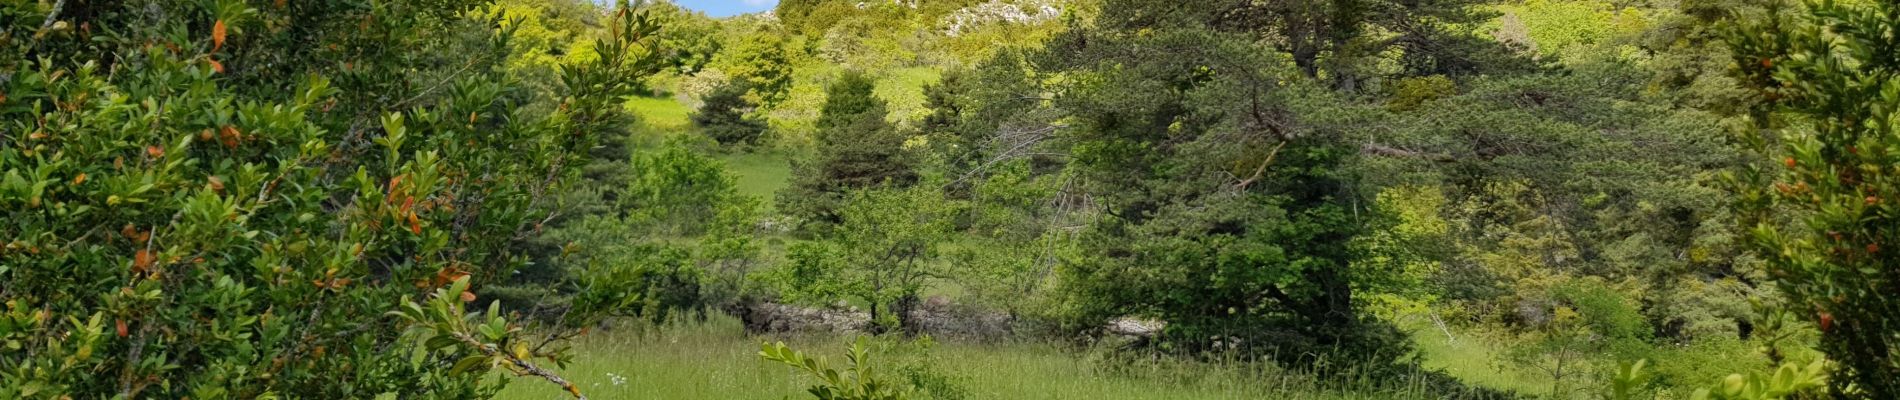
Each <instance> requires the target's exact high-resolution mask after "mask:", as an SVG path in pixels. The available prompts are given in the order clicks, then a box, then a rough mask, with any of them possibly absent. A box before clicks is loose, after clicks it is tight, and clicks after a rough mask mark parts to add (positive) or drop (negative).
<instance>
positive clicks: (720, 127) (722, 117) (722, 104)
mask: <svg viewBox="0 0 1900 400" xmlns="http://www.w3.org/2000/svg"><path fill="white" fill-rule="evenodd" d="M751 90H752V85H750V84H747V83H745V82H743V81H739V80H733V81H730V82H726V84H724V85H720V86H719V88H718V89H714V90H713V92H712V93H711V94H708V95H706V98H705V99H702V100H703V104H701V105H700V106H699V111H698V112H696V113H693V115H692V120H693V125H696V126H698V127H699V129H700V131H701V132H705V133H706V136H707V137H710V138H712V139H713V140H714V141H717V142H719V144H722V145H728V146H731V145H755V144H758V143H759V139H760V138H762V137H764V136H765V128H766V126H765V121H760V120H759V119H758V118H757V117H754V116H751V115H748V114H750V113H751V112H752V110H753V109H754V108H755V106H754V105H752V104H751V103H750V102H748V101H746V98H745V96H746V92H748V91H751Z"/></svg>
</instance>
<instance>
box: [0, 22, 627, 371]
mask: <svg viewBox="0 0 1900 400" xmlns="http://www.w3.org/2000/svg"><path fill="white" fill-rule="evenodd" d="M51 5H54V3H41V2H6V3H0V16H5V18H4V19H0V24H4V25H3V26H0V32H4V33H0V54H4V56H0V98H4V99H0V221H5V222H6V223H5V224H0V242H5V243H4V244H0V248H4V250H0V298H3V299H4V300H5V304H6V306H5V307H6V310H5V313H6V314H5V315H6V316H5V318H4V322H0V342H4V343H6V344H7V346H5V348H4V349H0V397H5V398H27V399H60V398H114V397H117V398H201V399H211V398H275V397H278V396H297V397H310V398H371V397H405V398H483V397H487V396H489V395H491V394H492V393H493V392H494V391H495V390H497V389H498V388H499V384H500V382H498V381H497V380H495V379H490V378H489V374H488V371H491V370H501V371H508V372H514V373H521V374H526V375H530V376H533V378H532V379H536V380H541V379H546V380H549V381H552V382H555V383H557V384H559V383H562V382H563V380H562V379H561V378H560V377H559V376H556V375H553V374H551V373H547V370H545V369H541V368H540V367H538V366H537V365H536V363H537V362H538V361H537V360H555V361H556V363H557V364H558V363H559V362H560V361H559V360H564V359H565V357H566V355H565V354H563V353H562V352H561V351H560V349H559V346H558V342H559V341H560V340H559V339H561V338H563V337H565V336H563V335H554V336H544V335H541V334H536V335H529V334H527V333H526V329H528V328H529V327H531V326H532V327H533V329H545V330H547V331H548V332H555V333H563V334H564V333H566V332H571V331H572V330H573V329H575V328H578V327H581V326H587V325H590V324H592V323H596V322H598V321H599V320H600V319H601V318H604V317H605V316H607V315H611V314H614V313H617V312H618V308H619V307H618V306H619V305H622V304H625V300H626V299H628V298H629V295H628V294H625V291H624V290H621V289H620V288H612V287H609V286H612V285H613V284H617V283H621V282H620V281H617V280H614V279H613V278H612V277H602V276H584V277H582V278H581V281H584V282H596V283H600V285H596V286H592V287H587V288H581V289H580V290H579V291H578V293H583V294H587V295H584V296H581V297H584V298H586V299H588V300H587V301H575V302H570V303H568V304H565V305H564V306H566V307H569V308H568V309H569V310H570V312H569V314H568V316H567V317H566V318H564V319H562V320H560V321H559V323H558V324H534V325H524V324H527V323H531V322H524V321H521V320H513V319H512V318H511V317H509V316H504V315H502V313H501V312H498V311H495V310H494V308H492V307H491V309H490V310H491V311H490V312H489V313H487V314H483V315H480V316H479V317H465V316H464V314H463V312H464V311H466V310H464V309H463V308H462V305H461V304H462V303H464V302H469V301H472V300H473V299H474V298H475V297H476V296H475V294H474V293H472V292H470V291H469V290H470V288H480V287H484V286H487V285H491V284H498V283H500V282H501V281H502V279H503V278H502V277H505V276H508V275H510V274H511V272H512V271H517V270H518V268H519V267H521V266H522V262H523V260H524V259H526V258H527V254H526V253H529V252H530V251H529V249H525V248H524V247H526V246H525V245H524V244H523V241H524V240H525V239H527V238H530V237H533V236H535V234H536V233H537V232H536V230H535V228H536V226H537V223H538V222H540V221H544V220H545V219H546V218H549V217H550V216H551V215H555V214H558V213H559V212H560V211H561V210H560V208H559V204H556V200H555V199H556V198H558V197H561V196H563V195H565V194H566V193H567V192H568V191H569V190H570V186H568V185H570V184H572V183H573V182H575V181H577V180H579V179H580V175H582V174H583V171H582V168H581V166H582V165H584V164H586V162H587V161H588V160H589V158H590V154H589V151H590V150H591V149H593V148H595V147H597V145H599V144H601V143H602V142H603V141H602V138H600V137H598V136H595V133H596V132H600V131H604V130H607V129H608V128H610V127H611V126H613V125H614V124H616V123H618V122H619V121H622V120H623V119H622V118H621V116H620V115H619V114H618V109H617V108H618V107H617V105H618V102H619V98H620V97H621V96H625V95H628V94H631V92H632V91H633V90H634V89H635V88H637V86H638V84H639V82H638V80H639V78H641V77H643V76H645V75H646V74H649V73H651V72H652V71H653V70H654V69H656V68H657V64H658V60H656V59H655V58H653V57H649V56H647V55H646V54H647V50H648V48H649V47H648V46H651V41H650V39H651V37H652V35H653V33H654V32H655V30H657V29H659V26H658V25H655V24H653V23H651V21H650V20H647V19H646V18H645V17H643V16H642V15H640V14H638V13H635V12H632V10H626V9H620V10H618V11H617V13H616V14H614V15H613V17H612V18H609V19H606V20H605V21H603V22H604V23H606V24H607V25H610V26H611V28H609V29H607V32H605V33H603V34H602V35H601V39H600V40H595V41H593V43H592V44H591V48H593V49H594V50H595V51H596V53H597V54H598V55H599V56H598V57H595V58H593V59H591V60H588V61H585V62H577V63H573V64H569V65H566V66H564V67H563V68H561V70H560V71H558V72H556V73H554V74H553V76H558V77H559V80H558V84H556V85H554V86H552V87H551V89H550V90H549V91H547V92H541V91H537V90H534V89H532V88H530V87H529V86H526V85H524V84H522V82H520V81H517V80H514V79H513V78H512V77H514V76H516V74H514V73H513V72H514V71H512V70H510V69H509V68H508V63H507V60H508V57H509V56H510V55H511V54H513V53H511V51H510V50H511V49H512V47H511V46H510V41H511V40H513V39H514V37H513V36H511V35H513V34H515V33H518V32H519V30H517V29H514V28H516V27H518V26H519V25H512V24H503V23H501V22H499V21H496V20H493V19H487V18H483V16H486V15H492V13H491V12H489V10H487V9H483V8H481V7H482V6H483V5H484V4H483V3H482V2H470V1H446V2H445V1H384V2H379V3H378V4H377V5H376V6H375V7H359V6H357V5H353V4H342V3H334V2H278V3H271V2H257V3H254V4H253V3H249V2H239V1H205V2H138V3H136V4H134V3H118V2H59V3H57V5H58V6H51ZM26 32H33V33H32V34H30V35H29V34H24V33H26ZM431 292H434V295H433V297H431V298H430V299H429V300H426V301H425V303H416V302H411V301H408V300H407V299H408V298H412V297H415V296H421V295H425V294H428V293H431ZM491 304H493V303H492V302H491ZM391 312H396V313H395V314H394V315H392V314H390V313H391ZM471 318H473V319H471ZM405 328H417V329H420V331H416V332H418V334H405V333H404V331H405V330H406V329H405ZM423 331H426V332H427V333H428V334H426V335H425V334H419V333H420V332H423ZM567 389H568V390H569V392H570V393H572V394H573V395H576V396H578V395H579V394H580V393H579V392H578V391H575V390H573V387H571V386H568V387H567Z"/></svg>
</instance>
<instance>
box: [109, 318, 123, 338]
mask: <svg viewBox="0 0 1900 400" xmlns="http://www.w3.org/2000/svg"><path fill="white" fill-rule="evenodd" d="M112 324H113V325H117V326H116V328H118V331H119V337H125V336H126V329H125V320H123V319H115V320H112Z"/></svg>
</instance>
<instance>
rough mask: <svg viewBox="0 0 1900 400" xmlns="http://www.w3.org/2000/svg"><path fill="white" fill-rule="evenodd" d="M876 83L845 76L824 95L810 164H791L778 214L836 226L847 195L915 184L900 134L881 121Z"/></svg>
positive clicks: (881, 102) (882, 113) (882, 112)
mask: <svg viewBox="0 0 1900 400" xmlns="http://www.w3.org/2000/svg"><path fill="white" fill-rule="evenodd" d="M874 89H875V82H873V81H872V80H871V78H870V77H867V76H865V75H863V74H860V73H856V72H851V73H846V74H845V75H844V76H843V77H842V78H840V79H839V80H838V81H837V82H834V83H832V84H831V87H830V88H829V89H828V90H827V91H826V98H825V105H824V108H823V109H821V110H820V114H819V117H818V137H817V139H818V148H817V149H816V151H815V153H816V154H814V155H813V157H812V158H813V159H812V160H810V161H807V162H801V163H795V164H793V167H792V184H791V186H789V187H786V188H785V189H784V190H783V191H780V192H779V194H778V204H779V210H781V212H783V213H785V214H786V215H791V216H795V217H798V218H800V219H802V223H806V224H819V225H820V226H824V225H829V224H834V223H838V222H840V221H841V218H840V217H839V215H838V209H839V204H840V203H841V202H842V201H843V200H844V198H845V196H846V193H847V192H849V191H852V190H859V189H868V188H874V187H881V186H896V187H904V186H909V185H911V184H913V183H916V182H917V179H918V175H917V172H916V170H915V169H914V168H915V167H914V166H913V164H914V161H912V157H911V154H910V153H909V151H908V150H906V149H905V148H904V141H905V135H904V134H903V133H902V132H900V131H898V129H897V127H895V126H892V125H891V123H890V122H888V121H886V120H885V116H886V114H888V112H887V111H886V107H885V104H884V100H881V99H878V98H877V96H876V95H875V94H874V93H873V91H874Z"/></svg>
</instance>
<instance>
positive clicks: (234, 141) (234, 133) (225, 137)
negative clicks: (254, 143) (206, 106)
mask: <svg viewBox="0 0 1900 400" xmlns="http://www.w3.org/2000/svg"><path fill="white" fill-rule="evenodd" d="M242 138H244V133H243V132H238V130H237V127H235V126H230V125H225V126H224V127H223V128H219V130H218V141H219V142H222V143H224V147H226V148H237V145H238V139H242Z"/></svg>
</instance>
